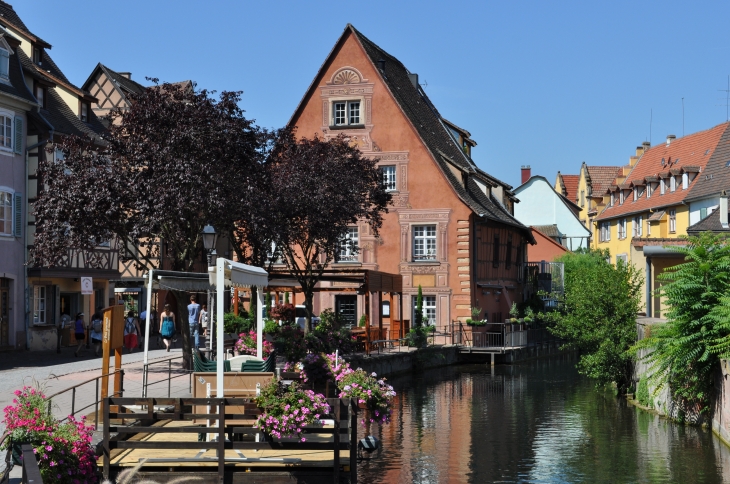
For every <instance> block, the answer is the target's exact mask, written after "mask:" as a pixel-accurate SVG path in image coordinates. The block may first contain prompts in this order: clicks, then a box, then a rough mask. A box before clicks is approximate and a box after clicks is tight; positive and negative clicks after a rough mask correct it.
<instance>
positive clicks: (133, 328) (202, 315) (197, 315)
mask: <svg viewBox="0 0 730 484" xmlns="http://www.w3.org/2000/svg"><path fill="white" fill-rule="evenodd" d="M187 309H188V324H189V326H190V334H191V335H193V336H194V338H195V349H198V348H199V347H200V330H201V329H202V330H203V336H204V337H207V336H208V308H207V306H206V305H205V304H203V305H202V306H201V305H200V304H198V303H197V301H196V297H195V295H192V296H190V304H189V305H188V308H187ZM140 318H141V319H143V320H144V321H146V320H147V312H146V311H143V312H142V314H140ZM139 321H140V320H139V319H138V318H136V317H135V314H134V311H129V312H128V313H127V317H126V318H125V319H124V347H125V348H127V350H128V351H129V352H130V353H132V352H133V351H134V350H135V349H136V348H137V347H139V348H141V347H142V330H141V329H140V324H139ZM152 323H153V324H154V321H152ZM102 328H103V322H102V315H101V308H99V309H97V311H96V312H95V313H94V314H93V315H92V316H91V324H90V325H89V326H88V329H89V339H90V341H91V344H92V345H94V354H95V355H96V356H99V352H100V351H101V341H102ZM86 329H87V326H86V324H85V322H84V313H78V314H76V319H75V323H74V333H75V336H76V341H77V342H78V347H77V348H76V351H75V352H74V356H79V353H80V352H81V350H82V349H83V347H84V344H85V342H86ZM159 329H160V339H161V340H162V342H163V344H164V345H165V349H166V350H167V351H168V352H169V351H170V347H171V346H172V344H173V342H174V341H175V333H176V332H177V325H176V322H175V313H173V312H172V310H171V308H170V305H169V304H165V307H164V311H162V314H161V317H160V328H159ZM158 344H159V341H158Z"/></svg>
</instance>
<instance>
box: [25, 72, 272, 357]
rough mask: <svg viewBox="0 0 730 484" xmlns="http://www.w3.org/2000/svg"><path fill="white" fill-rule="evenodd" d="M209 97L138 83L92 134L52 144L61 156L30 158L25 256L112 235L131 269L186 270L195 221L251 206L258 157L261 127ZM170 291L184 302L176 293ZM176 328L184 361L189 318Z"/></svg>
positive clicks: (53, 260) (37, 259) (50, 254)
mask: <svg viewBox="0 0 730 484" xmlns="http://www.w3.org/2000/svg"><path fill="white" fill-rule="evenodd" d="M153 81H154V82H155V83H156V82H157V80H153ZM211 94H212V93H211V92H209V91H206V90H195V89H194V88H192V89H191V88H184V87H182V86H181V85H177V84H162V85H160V86H155V87H152V88H149V89H146V90H145V91H144V92H142V93H140V94H136V95H132V104H131V106H129V108H128V109H126V110H124V111H122V110H115V111H112V113H111V114H110V116H109V129H108V132H106V133H105V134H104V135H103V139H102V140H101V141H99V140H91V139H83V138H78V137H67V138H65V139H64V141H63V142H62V143H61V144H60V145H58V146H56V147H54V149H55V148H58V149H60V150H62V151H63V153H64V155H65V156H64V157H63V159H59V158H58V157H46V158H48V159H47V160H46V161H42V162H41V163H40V165H39V170H38V171H39V175H40V177H41V180H42V183H44V185H45V187H46V189H45V190H43V191H42V192H41V193H40V195H39V198H38V200H37V201H36V204H35V213H34V216H35V218H36V239H35V243H34V248H33V250H32V252H31V260H32V263H34V264H36V265H40V266H45V267H49V266H50V267H52V266H55V265H58V264H59V263H60V262H61V259H62V258H63V256H64V255H65V254H66V253H67V251H68V249H81V250H87V251H89V252H88V254H94V252H93V251H90V249H94V248H95V247H96V246H98V245H99V243H101V242H102V241H112V242H113V243H115V244H119V246H120V247H122V248H124V253H123V254H122V256H123V257H125V258H130V259H132V260H134V261H135V262H136V264H137V266H138V268H139V269H145V268H148V269H149V268H159V267H160V261H161V260H162V256H163V255H164V257H165V260H168V261H169V264H170V266H171V267H170V268H172V269H174V270H182V271H191V270H193V269H194V264H195V262H196V261H202V260H203V256H204V254H203V253H202V252H203V247H202V241H201V232H202V229H203V227H204V226H205V225H206V224H207V223H209V222H211V221H212V222H213V223H214V224H216V223H218V222H216V220H218V219H221V214H222V213H225V212H226V211H227V210H228V211H231V212H233V211H234V209H235V210H236V213H235V215H234V216H235V217H236V218H242V217H244V216H245V214H247V213H249V212H250V208H251V205H250V204H248V203H247V202H249V201H251V200H252V199H253V196H252V195H250V194H249V192H251V191H252V190H251V183H252V180H253V179H256V175H257V173H258V172H259V171H260V168H259V167H260V165H261V163H260V160H261V156H262V149H261V143H262V141H261V140H262V135H261V131H260V130H259V128H258V127H256V126H255V125H254V124H253V122H252V121H251V120H248V119H246V118H245V117H244V115H243V111H242V110H241V108H240V107H239V106H238V103H239V101H240V93H238V92H223V93H221V95H220V97H219V99H218V100H216V99H214V98H213V97H212V96H211ZM263 151H265V150H263ZM241 194H245V196H243V197H242V196H240V195H241ZM233 195H236V197H233ZM232 202H233V203H232ZM219 228H220V227H219ZM224 228H228V227H224ZM221 232H223V229H221ZM161 247H162V248H161ZM89 263H90V265H92V266H93V265H94V263H98V261H93V260H91V261H90V262H89ZM166 268H168V267H166ZM174 294H175V297H176V299H177V301H178V307H179V308H184V307H185V305H186V304H187V301H186V298H185V295H184V293H180V292H175V293H174ZM185 317H186V315H184V314H179V315H178V318H179V320H180V321H185ZM181 328H184V329H183V331H182V335H183V349H184V351H183V357H184V358H185V363H186V365H187V366H186V367H187V368H190V367H191V365H192V361H191V357H190V335H189V331H188V330H187V328H188V325H187V324H183V325H182V326H181Z"/></svg>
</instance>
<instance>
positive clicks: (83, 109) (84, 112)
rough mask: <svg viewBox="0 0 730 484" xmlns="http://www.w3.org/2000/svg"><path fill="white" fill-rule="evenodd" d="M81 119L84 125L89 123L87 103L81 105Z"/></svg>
mask: <svg viewBox="0 0 730 484" xmlns="http://www.w3.org/2000/svg"><path fill="white" fill-rule="evenodd" d="M79 117H80V118H81V121H83V122H84V123H88V122H89V105H88V104H87V103H84V102H82V103H81V114H80V116H79Z"/></svg>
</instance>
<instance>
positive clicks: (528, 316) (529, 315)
mask: <svg viewBox="0 0 730 484" xmlns="http://www.w3.org/2000/svg"><path fill="white" fill-rule="evenodd" d="M524 321H525V324H531V323H532V322H534V321H535V313H534V312H533V311H532V308H531V307H529V306H528V307H527V309H525V318H524Z"/></svg>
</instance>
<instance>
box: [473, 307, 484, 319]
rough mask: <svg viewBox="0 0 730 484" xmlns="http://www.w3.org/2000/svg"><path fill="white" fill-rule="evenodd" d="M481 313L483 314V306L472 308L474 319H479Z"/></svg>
mask: <svg viewBox="0 0 730 484" xmlns="http://www.w3.org/2000/svg"><path fill="white" fill-rule="evenodd" d="M480 314H482V308H477V307H473V308H471V317H472V319H479V315H480Z"/></svg>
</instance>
